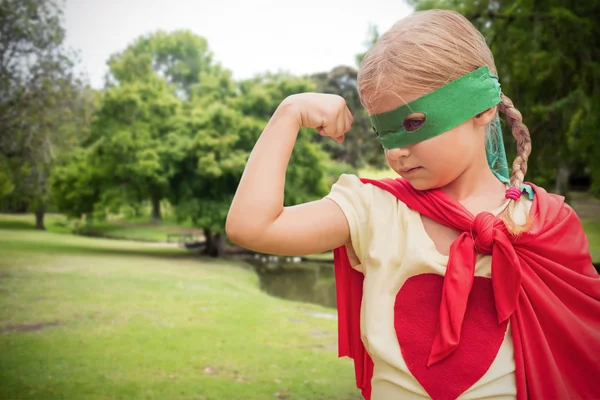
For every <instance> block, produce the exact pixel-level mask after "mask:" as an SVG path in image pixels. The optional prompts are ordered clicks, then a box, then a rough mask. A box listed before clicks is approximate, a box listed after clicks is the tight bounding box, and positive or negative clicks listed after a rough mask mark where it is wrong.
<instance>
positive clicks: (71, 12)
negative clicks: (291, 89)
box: [64, 0, 411, 88]
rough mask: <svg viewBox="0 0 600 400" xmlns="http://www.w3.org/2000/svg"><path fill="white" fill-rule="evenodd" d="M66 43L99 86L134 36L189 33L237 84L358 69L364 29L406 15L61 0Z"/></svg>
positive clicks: (352, 7)
mask: <svg viewBox="0 0 600 400" xmlns="http://www.w3.org/2000/svg"><path fill="white" fill-rule="evenodd" d="M65 5H66V7H65V10H64V11H65V12H64V23H65V28H66V40H65V44H66V45H67V46H68V47H70V48H72V49H74V50H77V51H79V58H80V68H81V70H82V72H84V73H86V74H87V76H88V78H89V80H90V83H91V85H92V87H94V88H101V87H102V86H103V77H104V74H105V73H106V72H107V66H106V62H107V61H108V58H109V57H110V55H111V54H114V53H116V52H120V51H122V50H124V49H125V48H126V47H127V46H128V45H129V44H131V43H132V42H133V41H134V40H135V39H136V38H137V37H139V36H141V35H145V34H148V33H150V32H153V31H156V30H159V29H162V30H165V31H174V30H177V29H189V30H191V31H192V32H194V33H196V34H197V35H199V36H202V37H204V38H206V39H207V41H208V45H209V47H210V49H211V51H212V52H213V53H214V56H215V59H216V61H218V62H220V63H221V65H222V66H224V67H225V68H228V69H230V70H231V71H232V72H233V76H234V78H235V79H245V78H249V77H252V76H254V75H255V74H258V73H262V72H266V71H271V72H280V71H286V72H290V73H293V74H298V75H300V74H307V73H313V72H321V71H329V70H331V69H332V68H333V67H335V66H338V65H352V66H354V65H355V56H356V54H358V53H361V52H363V51H364V50H365V48H366V47H365V43H366V41H367V39H368V37H369V35H368V32H369V26H370V25H375V26H376V27H377V28H378V29H379V31H380V32H384V31H385V30H387V29H389V28H390V27H391V26H392V25H393V24H394V23H395V22H396V21H397V20H399V19H400V18H402V17H404V16H406V15H407V14H409V13H410V12H411V8H410V7H409V6H408V5H407V4H406V3H405V1H404V0H295V1H291V0H246V1H244V0H216V1H215V0H66V4H65Z"/></svg>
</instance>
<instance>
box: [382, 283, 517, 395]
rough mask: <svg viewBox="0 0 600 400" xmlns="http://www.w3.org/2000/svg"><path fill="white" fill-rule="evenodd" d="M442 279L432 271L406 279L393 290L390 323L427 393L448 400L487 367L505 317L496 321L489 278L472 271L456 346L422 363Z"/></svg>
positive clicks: (502, 331)
mask: <svg viewBox="0 0 600 400" xmlns="http://www.w3.org/2000/svg"><path fill="white" fill-rule="evenodd" d="M443 285H444V278H443V276H442V275H438V274H420V275H415V276H412V277H410V278H409V279H407V281H406V282H405V283H404V285H402V287H401V288H400V290H399V291H398V294H397V295H396V302H395V305H394V326H395V328H396V336H397V337H398V342H399V343H400V348H401V350H402V356H403V357H404V361H405V362H406V365H407V366H408V369H409V370H410V372H411V373H412V374H413V375H414V377H415V378H416V379H417V380H418V381H419V383H420V384H421V386H423V388H424V389H425V391H427V393H429V395H430V396H431V398H433V399H439V400H454V399H456V398H457V397H458V396H460V394H461V393H463V392H464V391H465V390H467V389H469V388H470V387H471V386H473V384H475V382H477V381H478V380H479V379H480V378H481V377H482V376H483V375H484V374H485V373H486V372H487V370H488V369H489V368H490V366H491V365H492V363H493V362H494V360H495V359H496V356H497V355H498V350H499V349H500V346H501V345H502V342H503V341H504V337H505V335H506V328H507V327H508V321H506V322H504V323H502V324H498V321H497V318H496V309H495V305H494V292H493V289H492V280H491V279H489V278H484V277H481V276H476V277H475V279H474V281H473V288H472V289H471V294H470V295H469V306H468V307H467V311H466V313H465V319H464V321H463V326H462V335H461V342H460V344H459V346H458V347H457V348H456V350H455V351H454V352H452V354H450V355H449V356H448V357H446V358H445V359H444V360H442V361H440V362H438V363H436V364H434V365H432V366H430V367H428V366H427V360H428V358H429V352H430V351H431V343H432V342H433V338H434V336H435V334H436V330H437V326H438V321H439V315H440V303H441V301H442V290H443Z"/></svg>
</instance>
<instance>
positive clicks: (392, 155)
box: [385, 147, 410, 161]
mask: <svg viewBox="0 0 600 400" xmlns="http://www.w3.org/2000/svg"><path fill="white" fill-rule="evenodd" d="M385 155H386V157H387V158H389V159H390V160H393V161H398V160H400V159H402V158H406V157H408V156H409V155H410V148H409V147H398V148H397V149H390V150H386V151H385Z"/></svg>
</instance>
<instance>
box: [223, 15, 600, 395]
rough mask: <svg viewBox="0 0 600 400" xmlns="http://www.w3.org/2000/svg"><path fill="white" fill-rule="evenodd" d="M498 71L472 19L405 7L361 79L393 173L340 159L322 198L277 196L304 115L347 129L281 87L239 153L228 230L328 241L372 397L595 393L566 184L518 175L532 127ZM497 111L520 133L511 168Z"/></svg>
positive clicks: (597, 359) (598, 282)
mask: <svg viewBox="0 0 600 400" xmlns="http://www.w3.org/2000/svg"><path fill="white" fill-rule="evenodd" d="M495 71H496V68H495V66H494V60H493V57H492V55H491V53H490V50H489V49H488V47H487V45H486V43H485V41H484V39H483V37H482V36H481V35H480V34H479V32H477V30H476V29H475V28H474V27H473V26H472V25H471V24H470V23H469V21H468V20H467V19H465V18H464V17H462V16H461V15H459V14H457V13H454V12H450V11H427V12H419V13H415V14H412V15H410V16H409V17H407V18H405V19H403V20H401V21H399V22H398V23H397V24H396V25H394V26H393V27H392V28H391V29H390V30H389V31H388V32H387V33H385V34H384V35H383V36H382V37H381V39H380V40H379V41H378V42H377V44H375V45H374V46H373V48H372V49H371V50H370V51H369V52H368V54H367V55H366V57H365V58H364V61H363V64H362V66H361V70H360V73H359V78H358V90H359V94H360V96H361V99H362V102H363V104H364V106H365V108H366V109H367V111H368V112H369V114H370V118H371V122H372V125H373V129H374V131H375V132H376V134H377V135H376V137H377V140H379V141H380V142H381V144H382V147H383V148H384V150H385V157H386V159H387V162H388V163H389V165H390V167H391V168H393V169H394V170H395V171H396V172H397V173H398V174H399V175H400V176H401V178H398V179H384V180H378V181H377V180H369V179H359V178H357V177H356V176H353V175H342V176H341V177H340V179H339V181H338V182H337V183H336V184H335V185H334V186H333V188H332V190H331V193H330V194H329V195H328V196H327V197H326V198H324V199H321V200H319V201H314V202H311V203H307V204H302V205H298V206H294V207H284V206H283V200H284V199H283V196H284V184H285V171H286V167H287V163H288V161H289V157H290V154H291V152H292V148H293V146H294V142H295V139H296V135H297V134H298V130H299V128H300V127H302V126H304V127H309V128H315V129H316V130H317V131H318V132H319V133H320V134H321V135H325V136H330V137H332V138H333V139H335V140H337V141H343V140H344V134H345V133H346V132H348V131H349V129H350V127H351V125H352V122H353V118H352V115H351V114H350V112H349V110H348V108H347V107H346V105H345V102H344V100H343V99H342V98H341V97H339V96H335V95H329V94H315V93H303V94H297V95H293V96H290V97H288V98H287V99H285V100H284V101H283V102H282V103H281V105H280V107H279V108H278V109H277V111H276V112H275V113H274V115H273V116H272V118H271V120H270V121H269V123H268V125H267V127H266V128H265V130H264V132H263V133H262V135H261V137H260V139H259V140H258V142H257V143H256V146H255V148H254V150H253V152H252V154H251V156H250V158H249V160H248V164H247V166H246V170H245V171H244V174H243V177H242V180H241V182H240V185H239V188H238V191H237V193H236V196H235V198H234V200H233V203H232V205H231V209H230V212H229V215H228V219H227V233H228V235H229V237H230V238H231V239H232V240H233V241H234V242H237V243H238V244H240V245H241V246H244V247H246V248H249V249H253V250H256V251H260V252H264V253H272V254H281V255H306V254H314V253H319V252H323V251H326V250H330V249H335V269H336V285H337V291H338V293H337V296H338V316H339V348H340V349H339V350H340V356H345V355H347V356H350V357H352V358H353V359H354V364H355V370H356V379H357V386H358V387H359V388H360V389H361V390H362V393H363V396H364V397H365V398H366V399H369V398H372V399H423V398H433V399H456V398H461V399H476V398H488V399H510V398H515V397H516V398H518V399H529V398H531V399H544V400H545V399H600V384H599V383H598V379H600V279H599V276H598V274H597V272H596V271H595V269H594V268H593V266H592V262H591V257H590V252H589V245H588V241H587V238H586V236H585V234H584V232H583V230H582V228H581V224H580V222H579V220H578V218H577V216H576V215H575V213H574V212H573V210H572V209H571V208H569V206H568V205H566V204H565V203H564V201H563V198H561V197H558V196H555V195H551V194H548V193H547V192H546V191H544V190H543V189H542V188H539V187H537V186H535V185H533V184H524V183H523V179H524V176H525V173H526V170H527V158H528V156H529V153H530V151H531V141H530V137H529V132H528V130H527V127H526V126H525V125H524V123H523V121H522V119H521V114H520V112H519V111H518V110H517V109H516V108H515V107H514V105H513V103H512V101H511V100H510V99H509V98H508V97H507V96H506V95H504V94H503V93H502V92H501V90H500V84H499V80H498V77H496V76H495V75H494V74H495ZM531 74H532V76H533V75H534V74H535V71H531ZM499 111H500V112H502V113H504V115H505V116H506V118H507V120H508V122H509V123H510V124H511V126H512V133H513V136H514V137H515V138H516V140H517V150H518V152H517V157H516V159H515V161H514V163H513V166H512V174H511V176H510V178H509V176H508V169H507V167H506V165H505V153H504V148H503V145H502V136H501V133H500V125H499V123H498V119H497V118H498V117H497V115H498V112H499ZM373 140H376V139H375V137H374V138H373Z"/></svg>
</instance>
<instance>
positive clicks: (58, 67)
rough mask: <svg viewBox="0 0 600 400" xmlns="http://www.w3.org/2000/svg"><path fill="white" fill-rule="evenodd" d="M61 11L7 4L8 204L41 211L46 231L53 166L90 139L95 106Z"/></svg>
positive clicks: (1, 18) (2, 4) (3, 148)
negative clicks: (70, 46)
mask: <svg viewBox="0 0 600 400" xmlns="http://www.w3.org/2000/svg"><path fill="white" fill-rule="evenodd" d="M61 15H62V14H61V9H60V6H59V4H58V3H56V2H54V1H52V0H18V1H16V0H1V1H0V126H1V128H2V135H1V136H0V166H2V169H1V170H2V172H0V201H1V202H2V207H3V208H5V209H9V210H21V211H23V210H27V209H31V210H35V211H36V216H37V220H38V221H37V222H38V228H40V229H43V228H44V225H43V215H44V211H45V209H46V207H47V206H48V203H49V200H50V196H51V186H50V183H49V182H50V180H49V175H50V172H51V170H52V167H53V164H54V162H55V160H56V158H57V157H58V156H60V154H62V153H64V152H67V151H69V150H70V149H71V148H73V147H74V146H76V145H77V143H78V142H79V141H81V140H82V139H84V138H85V137H86V136H87V134H88V129H87V128H88V126H89V122H90V120H91V117H92V113H93V108H94V103H95V94H94V93H93V92H92V91H91V90H89V89H87V88H85V87H84V85H83V84H82V82H81V80H80V79H79V78H78V77H77V76H76V75H75V73H74V65H75V58H74V55H73V54H71V53H70V52H68V51H67V50H65V49H64V48H63V45H62V43H63V40H64V29H63V27H62V19H61Z"/></svg>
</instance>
